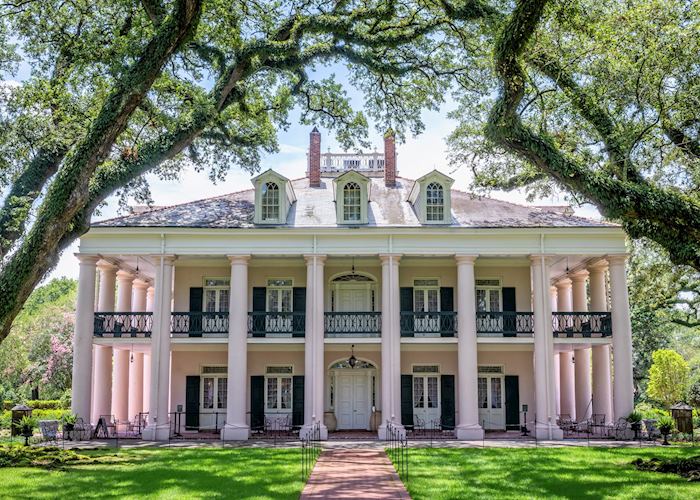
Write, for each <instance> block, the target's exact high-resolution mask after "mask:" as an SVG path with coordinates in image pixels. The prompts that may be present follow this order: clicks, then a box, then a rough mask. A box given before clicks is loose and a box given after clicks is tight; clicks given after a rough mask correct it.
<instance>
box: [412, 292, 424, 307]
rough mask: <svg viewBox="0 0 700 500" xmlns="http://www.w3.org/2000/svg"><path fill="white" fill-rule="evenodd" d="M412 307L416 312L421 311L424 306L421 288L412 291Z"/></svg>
mask: <svg viewBox="0 0 700 500" xmlns="http://www.w3.org/2000/svg"><path fill="white" fill-rule="evenodd" d="M413 297H414V300H413V307H414V310H415V311H416V312H423V311H424V309H423V308H424V307H425V294H424V291H423V290H414V291H413Z"/></svg>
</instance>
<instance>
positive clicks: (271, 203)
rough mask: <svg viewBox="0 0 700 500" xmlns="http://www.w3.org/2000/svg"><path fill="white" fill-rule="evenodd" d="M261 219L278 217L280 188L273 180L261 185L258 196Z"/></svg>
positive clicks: (270, 219)
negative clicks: (260, 193) (259, 195)
mask: <svg viewBox="0 0 700 500" xmlns="http://www.w3.org/2000/svg"><path fill="white" fill-rule="evenodd" d="M260 201H261V204H262V206H261V207H260V208H261V216H262V220H263V221H276V220H279V218H280V189H279V186H278V185H277V183H275V182H266V183H265V184H264V185H263V186H262V196H261V198H260Z"/></svg>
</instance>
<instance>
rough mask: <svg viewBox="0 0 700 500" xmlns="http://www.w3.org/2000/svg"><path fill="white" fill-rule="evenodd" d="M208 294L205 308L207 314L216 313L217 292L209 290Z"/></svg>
mask: <svg viewBox="0 0 700 500" xmlns="http://www.w3.org/2000/svg"><path fill="white" fill-rule="evenodd" d="M206 294H207V295H206V301H205V304H206V306H205V307H204V309H205V310H206V311H207V312H214V311H216V290H207V292H206Z"/></svg>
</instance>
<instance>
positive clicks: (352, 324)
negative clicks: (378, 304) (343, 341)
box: [325, 312, 382, 337]
mask: <svg viewBox="0 0 700 500" xmlns="http://www.w3.org/2000/svg"><path fill="white" fill-rule="evenodd" d="M325 332H326V337H380V336H381V334H382V313H381V312H327V313H325Z"/></svg>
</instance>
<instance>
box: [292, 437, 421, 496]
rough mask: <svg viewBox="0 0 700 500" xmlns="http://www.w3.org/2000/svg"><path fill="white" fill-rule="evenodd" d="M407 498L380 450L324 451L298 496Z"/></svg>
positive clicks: (404, 490) (387, 460) (406, 493)
mask: <svg viewBox="0 0 700 500" xmlns="http://www.w3.org/2000/svg"><path fill="white" fill-rule="evenodd" d="M325 498H333V499H343V498H347V499H353V500H357V499H368V500H369V499H389V498H392V499H410V498H411V497H410V496H409V495H408V492H407V491H406V488H405V487H404V485H403V483H402V482H401V480H400V479H399V476H398V474H397V473H396V470H395V469H394V466H393V465H392V463H391V461H390V460H389V457H387V456H386V453H385V452H384V450H376V449H375V450H372V449H356V450H347V449H338V450H327V451H324V452H323V453H322V454H321V456H320V457H319V459H318V462H316V466H315V467H314V470H313V471H312V472H311V477H310V478H309V482H308V483H306V487H305V488H304V491H303V492H302V493H301V500H310V499H325Z"/></svg>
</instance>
